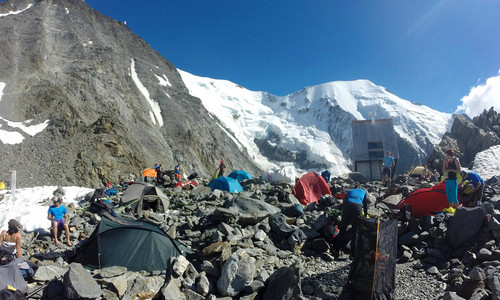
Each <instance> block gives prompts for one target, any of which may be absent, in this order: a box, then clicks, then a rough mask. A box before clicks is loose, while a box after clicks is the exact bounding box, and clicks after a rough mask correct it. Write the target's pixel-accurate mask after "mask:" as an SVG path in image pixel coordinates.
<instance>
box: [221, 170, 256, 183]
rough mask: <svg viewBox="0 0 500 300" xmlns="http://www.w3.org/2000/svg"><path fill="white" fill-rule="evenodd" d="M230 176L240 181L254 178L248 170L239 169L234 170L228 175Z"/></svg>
mask: <svg viewBox="0 0 500 300" xmlns="http://www.w3.org/2000/svg"><path fill="white" fill-rule="evenodd" d="M227 176H228V177H231V178H234V179H236V180H238V182H242V181H243V180H245V179H248V180H250V179H253V177H252V175H250V173H248V172H247V171H243V170H239V171H234V172H233V173H231V174H229V175H227Z"/></svg>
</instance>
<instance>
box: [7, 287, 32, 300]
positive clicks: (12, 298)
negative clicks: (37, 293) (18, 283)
mask: <svg viewBox="0 0 500 300" xmlns="http://www.w3.org/2000/svg"><path fill="white" fill-rule="evenodd" d="M25 299H28V298H26V296H24V294H23V293H22V292H21V291H20V290H16V289H14V290H11V289H8V288H7V289H3V290H0V300H25Z"/></svg>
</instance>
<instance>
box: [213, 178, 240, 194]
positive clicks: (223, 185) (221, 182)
mask: <svg viewBox="0 0 500 300" xmlns="http://www.w3.org/2000/svg"><path fill="white" fill-rule="evenodd" d="M208 187H210V188H211V189H212V191H213V190H215V189H218V190H221V191H228V192H230V193H239V192H241V191H243V187H241V184H240V183H239V182H238V181H236V179H234V178H231V177H219V178H215V179H214V180H212V181H210V182H209V183H208Z"/></svg>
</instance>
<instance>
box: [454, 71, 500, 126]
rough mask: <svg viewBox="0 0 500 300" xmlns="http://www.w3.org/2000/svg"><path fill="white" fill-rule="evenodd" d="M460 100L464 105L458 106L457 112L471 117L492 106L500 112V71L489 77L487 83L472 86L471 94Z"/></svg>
mask: <svg viewBox="0 0 500 300" xmlns="http://www.w3.org/2000/svg"><path fill="white" fill-rule="evenodd" d="M460 101H462V105H460V106H458V107H457V110H456V112H463V113H465V114H467V115H468V116H469V117H471V118H473V117H475V116H478V115H480V114H481V113H482V112H483V111H484V110H485V109H486V110H489V109H490V108H491V107H492V106H493V107H494V109H495V110H496V111H497V112H500V71H499V74H498V75H497V76H495V77H490V78H488V79H487V80H486V83H485V84H483V85H477V86H475V87H473V88H471V90H470V92H469V95H467V96H465V97H463V98H462V99H461V100H460Z"/></svg>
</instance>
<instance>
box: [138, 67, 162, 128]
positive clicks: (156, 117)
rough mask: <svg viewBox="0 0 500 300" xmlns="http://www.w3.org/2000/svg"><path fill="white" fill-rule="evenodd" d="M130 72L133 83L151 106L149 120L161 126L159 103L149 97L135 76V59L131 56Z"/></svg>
mask: <svg viewBox="0 0 500 300" xmlns="http://www.w3.org/2000/svg"><path fill="white" fill-rule="evenodd" d="M130 71H131V72H130V73H131V75H132V80H133V81H134V83H135V85H136V86H137V88H138V89H139V91H140V92H141V93H142V95H143V96H144V98H146V100H147V101H148V103H149V105H150V106H151V109H152V111H150V113H149V115H150V117H151V122H153V124H155V125H156V124H159V125H160V127H161V126H163V118H162V116H161V109H160V105H159V104H158V102H156V101H154V100H153V99H151V97H150V96H149V91H148V90H147V89H146V87H145V86H144V85H143V84H142V82H141V81H140V79H139V76H137V73H136V71H135V60H134V59H133V58H131V59H130Z"/></svg>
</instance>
